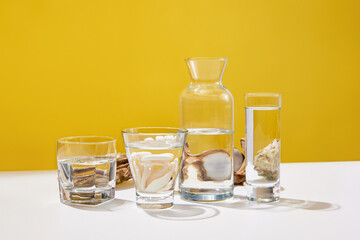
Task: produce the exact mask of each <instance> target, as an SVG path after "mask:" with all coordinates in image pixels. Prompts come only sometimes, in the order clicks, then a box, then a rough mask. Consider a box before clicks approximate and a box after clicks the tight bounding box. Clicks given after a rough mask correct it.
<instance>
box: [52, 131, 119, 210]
mask: <svg viewBox="0 0 360 240" xmlns="http://www.w3.org/2000/svg"><path fill="white" fill-rule="evenodd" d="M115 144H116V139H114V138H112V137H99V136H82V137H65V138H61V139H59V140H58V141H57V165H58V178H59V189H60V200H61V202H62V203H80V204H91V205H96V204H99V203H102V202H105V201H107V200H110V199H113V198H114V195H115V173H116V146H115Z"/></svg>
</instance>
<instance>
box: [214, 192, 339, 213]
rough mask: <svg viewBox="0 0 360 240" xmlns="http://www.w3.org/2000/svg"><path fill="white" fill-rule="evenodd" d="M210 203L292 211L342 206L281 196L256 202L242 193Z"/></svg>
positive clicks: (332, 209) (234, 206)
mask: <svg viewBox="0 0 360 240" xmlns="http://www.w3.org/2000/svg"><path fill="white" fill-rule="evenodd" d="M207 204H209V203H207ZM210 204H211V205H213V206H218V207H226V208H234V209H239V210H276V211H291V210H295V209H304V210H318V211H334V210H338V209H340V208H341V207H340V205H338V204H333V203H327V202H317V201H311V200H301V199H291V198H280V200H279V201H278V202H273V203H256V202H250V201H248V200H247V199H246V197H245V196H241V195H234V197H233V198H232V199H231V200H228V201H225V202H215V203H210Z"/></svg>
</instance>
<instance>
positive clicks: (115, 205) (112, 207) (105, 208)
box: [67, 198, 134, 212]
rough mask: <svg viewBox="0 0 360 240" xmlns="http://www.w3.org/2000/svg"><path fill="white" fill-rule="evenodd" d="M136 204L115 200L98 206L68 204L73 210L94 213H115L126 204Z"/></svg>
mask: <svg viewBox="0 0 360 240" xmlns="http://www.w3.org/2000/svg"><path fill="white" fill-rule="evenodd" d="M129 203H130V204H134V202H131V201H128V200H123V199H118V198H114V199H113V200H110V201H108V202H104V203H101V204H97V205H83V204H67V205H68V206H70V207H72V208H77V209H80V210H84V211H93V212H115V211H118V210H120V209H121V207H122V206H123V205H125V204H129Z"/></svg>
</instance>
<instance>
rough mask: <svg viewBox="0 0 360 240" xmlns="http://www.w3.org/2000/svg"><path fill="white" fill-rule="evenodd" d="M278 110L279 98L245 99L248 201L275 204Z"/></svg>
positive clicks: (274, 95)
mask: <svg viewBox="0 0 360 240" xmlns="http://www.w3.org/2000/svg"><path fill="white" fill-rule="evenodd" d="M280 109H281V95H280V94H277V93H248V94H246V95H245V113H246V150H245V153H246V159H247V166H246V190H247V198H248V200H250V201H257V202H273V201H277V200H279V196H280Z"/></svg>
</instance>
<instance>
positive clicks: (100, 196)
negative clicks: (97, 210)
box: [60, 188, 115, 205]
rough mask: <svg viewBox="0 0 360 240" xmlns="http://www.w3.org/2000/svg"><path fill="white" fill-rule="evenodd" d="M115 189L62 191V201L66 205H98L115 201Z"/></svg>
mask: <svg viewBox="0 0 360 240" xmlns="http://www.w3.org/2000/svg"><path fill="white" fill-rule="evenodd" d="M114 197H115V188H111V189H105V190H100V189H96V191H94V190H92V191H91V190H79V189H76V190H75V189H71V190H66V189H62V191H61V192H60V201H61V202H62V203H65V204H84V205H98V204H101V203H104V202H107V201H109V200H112V199H114Z"/></svg>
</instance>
